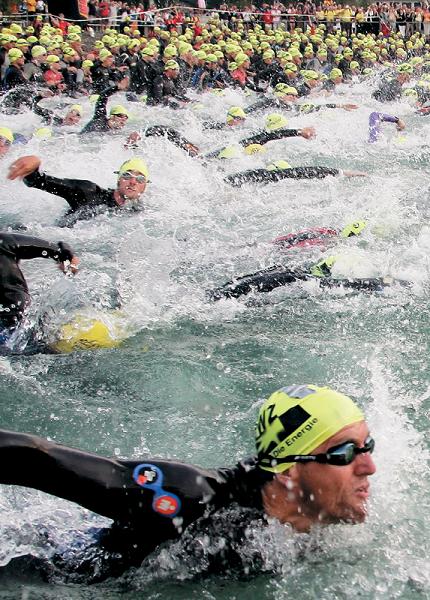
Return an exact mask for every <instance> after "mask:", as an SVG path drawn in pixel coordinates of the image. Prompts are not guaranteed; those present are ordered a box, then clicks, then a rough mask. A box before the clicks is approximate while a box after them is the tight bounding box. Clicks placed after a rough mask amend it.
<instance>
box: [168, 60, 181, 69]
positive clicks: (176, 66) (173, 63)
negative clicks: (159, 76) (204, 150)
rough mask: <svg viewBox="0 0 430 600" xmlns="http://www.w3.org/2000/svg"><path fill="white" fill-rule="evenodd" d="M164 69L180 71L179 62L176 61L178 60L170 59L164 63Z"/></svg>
mask: <svg viewBox="0 0 430 600" xmlns="http://www.w3.org/2000/svg"><path fill="white" fill-rule="evenodd" d="M164 70H165V71H168V70H172V71H179V64H178V63H177V62H176V60H168V61H167V62H166V64H165V65H164Z"/></svg>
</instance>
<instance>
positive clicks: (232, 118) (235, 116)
mask: <svg viewBox="0 0 430 600" xmlns="http://www.w3.org/2000/svg"><path fill="white" fill-rule="evenodd" d="M245 119H246V114H245V111H244V110H243V108H242V107H241V106H231V107H230V108H229V109H228V112H227V124H228V125H239V124H240V123H243V122H244V121H245Z"/></svg>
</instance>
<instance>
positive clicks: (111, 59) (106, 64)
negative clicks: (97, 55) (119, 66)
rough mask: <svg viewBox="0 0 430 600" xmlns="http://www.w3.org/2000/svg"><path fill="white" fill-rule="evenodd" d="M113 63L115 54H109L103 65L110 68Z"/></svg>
mask: <svg viewBox="0 0 430 600" xmlns="http://www.w3.org/2000/svg"><path fill="white" fill-rule="evenodd" d="M113 63H114V57H113V56H107V57H106V58H105V59H104V61H103V62H102V65H103V66H104V67H107V68H109V67H111V66H112V65H113Z"/></svg>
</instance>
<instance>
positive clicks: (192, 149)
mask: <svg viewBox="0 0 430 600" xmlns="http://www.w3.org/2000/svg"><path fill="white" fill-rule="evenodd" d="M184 150H185V151H186V152H187V153H188V154H189V155H190V156H193V157H194V156H197V155H198V154H200V148H198V147H197V146H194V144H185V146H184Z"/></svg>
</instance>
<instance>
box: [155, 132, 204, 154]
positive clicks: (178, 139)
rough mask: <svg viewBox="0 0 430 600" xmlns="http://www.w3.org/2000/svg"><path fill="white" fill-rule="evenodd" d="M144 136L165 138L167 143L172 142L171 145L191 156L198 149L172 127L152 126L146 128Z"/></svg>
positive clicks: (196, 152)
mask: <svg viewBox="0 0 430 600" xmlns="http://www.w3.org/2000/svg"><path fill="white" fill-rule="evenodd" d="M145 136H146V137H152V136H156V137H159V136H166V138H167V139H168V140H169V142H172V144H174V145H175V146H178V148H181V150H185V151H186V152H189V153H190V154H191V155H192V156H195V155H196V154H198V148H197V147H196V146H194V144H192V143H191V142H190V141H188V140H187V139H186V138H184V136H182V135H181V134H180V133H179V132H178V131H176V129H173V128H172V127H167V126H165V125H154V126H153V127H148V129H146V130H145ZM192 149H194V150H192Z"/></svg>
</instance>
